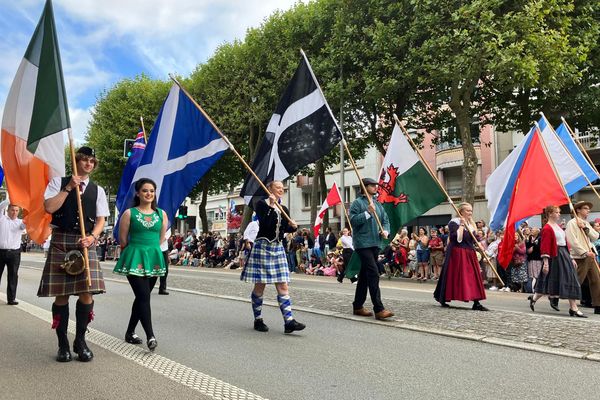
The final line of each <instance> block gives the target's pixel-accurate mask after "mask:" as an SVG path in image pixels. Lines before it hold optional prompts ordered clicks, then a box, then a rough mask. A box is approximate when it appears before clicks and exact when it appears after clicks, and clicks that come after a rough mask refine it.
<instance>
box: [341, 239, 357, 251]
mask: <svg viewBox="0 0 600 400" xmlns="http://www.w3.org/2000/svg"><path fill="white" fill-rule="evenodd" d="M341 239H342V247H343V248H344V249H352V250H354V246H353V244H352V236H346V235H342V238H341Z"/></svg>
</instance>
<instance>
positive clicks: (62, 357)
mask: <svg viewBox="0 0 600 400" xmlns="http://www.w3.org/2000/svg"><path fill="white" fill-rule="evenodd" d="M72 359H73V357H72V356H71V351H70V350H69V348H68V347H67V348H65V349H61V348H59V349H58V353H57V354H56V361H58V362H69V361H71V360H72Z"/></svg>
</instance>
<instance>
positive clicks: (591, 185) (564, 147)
mask: <svg viewBox="0 0 600 400" xmlns="http://www.w3.org/2000/svg"><path fill="white" fill-rule="evenodd" d="M540 114H541V115H542V117H544V119H545V120H546V122H547V123H548V126H549V127H550V129H551V130H552V132H553V133H554V136H556V139H557V140H558V141H559V142H560V144H561V145H562V147H563V149H564V150H565V152H566V153H567V154H568V155H569V157H570V158H571V160H572V161H573V162H574V163H575V165H577V168H579V172H581V175H583V177H584V178H585V180H586V182H587V183H588V185H589V186H590V188H591V189H592V191H593V192H594V193H595V194H596V196H597V197H598V199H600V194H598V191H596V188H595V187H594V185H593V184H592V182H590V180H589V178H588V177H587V175H586V174H585V172H583V170H582V169H581V167H580V166H579V164H578V163H577V160H575V157H573V154H571V152H570V151H569V149H568V148H567V146H566V145H565V144H564V142H563V141H562V139H561V138H560V137H559V136H558V133H556V131H555V130H554V127H553V126H552V125H550V121H548V119H547V118H546V116H545V115H544V113H543V112H540ZM591 164H592V165H593V163H591Z"/></svg>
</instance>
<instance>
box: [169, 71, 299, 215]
mask: <svg viewBox="0 0 600 400" xmlns="http://www.w3.org/2000/svg"><path fill="white" fill-rule="evenodd" d="M169 78H171V80H172V81H173V82H175V84H176V85H177V86H179V88H180V89H181V90H182V91H183V93H185V95H186V96H187V97H188V98H189V99H190V101H191V102H192V103H193V104H194V105H195V106H196V108H197V109H198V111H200V112H201V113H202V115H204V117H205V118H206V119H207V121H208V122H209V123H210V124H211V125H212V127H213V128H214V129H215V131H216V132H217V133H218V134H219V135H220V136H221V138H222V139H223V140H224V141H225V143H227V146H229V149H230V150H231V151H232V152H233V154H235V155H236V157H237V158H238V159H239V160H240V161H241V163H242V164H243V165H244V167H245V168H246V169H247V170H248V172H250V174H251V175H252V176H253V177H254V179H256V181H257V182H258V184H259V185H260V187H261V188H262V189H263V190H264V191H265V193H266V194H267V195H268V194H269V193H270V192H269V189H267V187H266V186H265V184H264V183H263V182H262V181H261V180H260V178H259V177H258V175H256V172H254V170H253V169H252V168H251V167H250V165H248V163H247V162H246V160H244V157H242V155H241V154H240V153H238V151H237V150H236V149H235V147H234V146H233V144H232V143H231V142H230V141H229V139H228V138H227V136H225V135H224V134H223V132H221V130H220V129H219V128H218V127H217V125H216V124H215V123H214V122H213V120H212V119H211V118H210V117H209V116H208V114H207V113H206V112H205V111H204V109H203V108H202V107H201V106H200V105H199V104H198V103H197V102H196V100H194V98H193V97H192V96H191V95H190V94H189V93H188V91H187V90H185V88H184V87H183V86H182V85H181V83H179V81H178V80H177V79H176V78H175V77H174V76H173V75H171V74H169ZM275 206H276V207H277V208H278V209H279V211H280V212H281V215H283V216H284V217H285V218H286V219H287V220H288V221H289V222H290V223H293V224H296V223H295V221H293V220H292V219H291V218H290V216H289V215H287V213H286V212H285V211H284V210H283V207H282V206H281V204H279V203H278V202H275Z"/></svg>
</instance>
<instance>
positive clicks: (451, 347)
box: [0, 256, 598, 400]
mask: <svg viewBox="0 0 600 400" xmlns="http://www.w3.org/2000/svg"><path fill="white" fill-rule="evenodd" d="M41 261H42V259H40V258H36V257H35V256H34V257H33V258H32V257H31V256H26V257H24V261H23V262H22V266H23V268H21V270H20V274H19V275H20V278H19V279H20V280H19V289H18V296H17V297H18V298H19V299H20V300H23V301H25V302H28V303H31V304H34V305H37V306H39V307H41V308H43V309H47V310H49V309H50V305H51V301H52V300H51V299H47V298H37V297H36V295H35V293H36V291H37V285H38V283H39V277H40V275H41ZM105 266H106V267H107V270H106V271H105V277H106V278H116V276H114V275H112V273H110V272H109V271H110V269H111V266H110V263H107V264H105ZM171 274H172V275H181V276H186V277H188V278H189V279H203V280H214V281H215V282H217V281H218V280H223V279H226V280H230V279H238V276H239V275H238V273H236V272H234V271H231V272H229V271H222V270H208V271H207V270H192V271H190V270H185V271H184V270H180V269H173V270H172V271H171ZM294 278H296V279H294V282H293V287H300V286H304V285H307V286H310V287H311V288H313V289H315V290H324V291H330V292H331V291H344V292H352V291H353V288H354V287H353V286H352V285H349V284H343V285H339V284H337V283H335V282H332V280H326V279H313V278H312V277H306V278H305V277H301V278H300V277H296V276H295V277H294ZM106 284H107V290H108V293H107V294H104V295H101V296H97V297H96V320H95V321H94V322H93V324H92V326H93V328H95V329H97V330H100V331H102V332H105V333H107V334H110V335H113V336H115V337H118V338H122V337H123V335H124V330H125V327H126V325H127V321H128V317H129V312H130V308H131V302H132V300H133V295H132V293H131V289H130V288H129V286H128V285H127V284H126V283H120V282H115V281H113V280H112V279H110V280H107V282H106ZM382 286H383V287H384V289H383V290H384V296H386V297H390V298H397V299H402V298H407V299H408V298H409V299H412V300H423V301H433V300H432V299H431V290H432V289H433V286H432V285H428V284H420V285H419V284H413V283H406V282H403V283H396V282H382ZM400 286H404V287H400ZM293 287H292V294H293ZM249 290H250V286H249ZM224 294H225V295H226V293H224ZM266 296H267V297H268V296H271V297H273V298H274V297H275V291H274V289H273V288H268V289H267V293H266ZM490 297H491V298H490V300H489V301H488V302H487V304H488V305H489V306H490V307H502V308H503V309H507V310H511V309H516V310H518V311H524V308H525V307H526V304H523V303H524V300H523V298H524V296H523V295H522V294H520V295H519V294H511V293H497V294H492V295H491V296H490ZM72 303H74V301H72ZM524 306H525V307H524ZM152 307H153V320H154V330H155V333H156V337H157V339H158V342H159V347H158V350H157V351H158V353H159V354H161V355H163V356H165V357H168V358H169V359H171V360H175V361H177V362H179V363H182V364H184V365H186V366H188V367H191V368H193V369H195V370H197V371H201V372H204V373H206V374H209V375H211V376H214V377H217V378H219V379H221V380H223V381H225V382H228V383H230V384H233V385H235V386H238V387H240V388H243V389H245V390H248V391H250V392H253V393H255V394H258V395H260V396H263V397H265V398H269V399H307V400H308V399H398V398H407V399H413V398H414V399H417V398H419V399H423V398H425V399H429V398H436V399H456V398H460V399H481V398H486V397H493V398H501V399H502V398H512V397H515V396H518V397H519V398H523V399H528V398H531V399H533V398H535V399H537V398H545V399H565V398H578V397H581V398H596V395H597V394H596V387H595V386H596V385H595V384H593V382H597V377H596V375H597V371H598V364H597V363H595V362H591V361H583V360H576V359H570V358H565V357H558V356H552V355H546V354H540V353H535V352H529V351H523V350H518V349H511V348H506V347H500V346H494V345H488V344H483V343H478V342H472V341H467V340H459V339H452V338H447V337H442V336H437V335H429V334H422V333H417V332H411V331H406V330H402V329H394V328H390V327H386V326H382V325H377V324H365V323H358V322H356V321H350V320H344V319H340V318H333V317H330V316H325V315H318V314H314V313H306V312H296V318H297V319H298V320H299V321H301V322H304V323H306V324H307V329H306V330H304V331H302V332H300V333H298V334H294V335H284V334H283V332H282V331H283V323H282V318H281V314H280V312H279V310H278V309H277V308H275V307H265V308H264V311H263V314H264V317H265V322H266V323H267V324H268V325H269V327H270V328H271V330H270V332H268V333H266V334H262V333H258V332H255V331H254V330H253V329H252V317H251V315H252V314H251V309H250V305H249V304H248V303H243V302H239V301H233V300H227V299H219V298H214V297H206V296H201V295H196V294H191V293H182V292H177V291H172V292H171V295H170V296H157V295H156V296H153V298H152ZM540 311H541V310H540ZM548 312H550V311H548ZM137 332H138V334H140V336H142V337H144V335H143V331H142V329H141V327H138V330H137ZM40 335H46V336H47V343H48V344H47V349H48V352H49V353H52V354H53V353H54V352H55V346H56V339H55V336H54V334H53V333H52V332H51V331H50V330H47V331H43V332H41V333H40ZM0 353H1V350H0ZM94 362H95V361H94ZM122 362H123V363H128V362H130V361H127V360H124V359H123V360H122ZM586 382H587V383H589V384H587V385H583V383H586ZM1 397H2V395H1V394H0V398H1Z"/></svg>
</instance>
